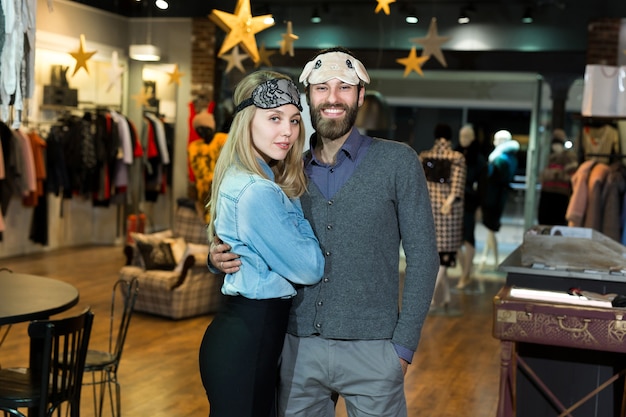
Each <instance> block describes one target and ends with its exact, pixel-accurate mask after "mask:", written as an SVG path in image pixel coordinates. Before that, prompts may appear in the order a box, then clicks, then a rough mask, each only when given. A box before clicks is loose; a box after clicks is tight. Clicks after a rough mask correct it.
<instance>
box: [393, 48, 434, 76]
mask: <svg viewBox="0 0 626 417" xmlns="http://www.w3.org/2000/svg"><path fill="white" fill-rule="evenodd" d="M429 58H430V56H428V55H422V56H417V52H416V51H415V47H412V48H411V52H409V56H408V57H406V58H399V59H396V62H397V63H398V64H402V65H404V75H403V77H404V78H406V76H407V75H409V74H410V73H411V71H415V72H417V73H418V74H419V75H421V76H422V77H423V76H424V73H423V72H422V65H424V64H425V63H426V61H428V59H429Z"/></svg>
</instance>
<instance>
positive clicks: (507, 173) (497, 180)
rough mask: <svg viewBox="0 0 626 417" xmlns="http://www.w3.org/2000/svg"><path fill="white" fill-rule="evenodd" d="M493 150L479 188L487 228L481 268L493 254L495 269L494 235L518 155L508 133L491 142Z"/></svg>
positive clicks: (496, 248) (495, 249)
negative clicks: (490, 254)
mask: <svg viewBox="0 0 626 417" xmlns="http://www.w3.org/2000/svg"><path fill="white" fill-rule="evenodd" d="M493 144H494V145H495V149H494V150H493V151H492V152H491V153H490V154H489V157H488V158H487V175H486V179H485V180H484V184H481V186H480V188H481V191H480V194H481V208H482V221H483V224H484V225H485V227H486V228H487V240H486V242H485V249H484V251H483V256H482V260H481V262H480V268H481V269H482V268H483V267H484V265H485V264H486V263H487V257H488V256H489V253H490V252H493V255H494V259H495V265H496V266H497V265H498V241H497V238H496V232H498V231H499V230H500V226H501V223H500V220H501V218H502V213H503V212H504V206H505V204H506V201H507V198H508V193H509V188H510V185H509V184H510V183H511V181H513V177H514V176H515V171H516V170H517V163H518V162H517V152H518V151H519V148H520V145H519V142H517V141H516V140H513V137H512V136H511V133H510V132H509V131H507V130H499V131H497V132H496V133H495V135H494V138H493Z"/></svg>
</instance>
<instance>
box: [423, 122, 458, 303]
mask: <svg viewBox="0 0 626 417" xmlns="http://www.w3.org/2000/svg"><path fill="white" fill-rule="evenodd" d="M451 138H452V130H451V129H450V127H449V126H448V125H443V124H439V125H437V126H436V127H435V143H434V146H433V147H432V148H431V149H430V150H427V151H423V152H421V153H420V160H421V161H422V166H423V167H424V172H425V174H426V180H427V185H428V193H429V195H430V200H431V205H432V209H433V217H434V220H435V233H436V236H437V251H438V252H439V265H440V266H439V273H438V274H437V281H436V283H435V292H434V295H433V299H432V302H431V307H432V308H438V307H443V308H444V309H447V308H448V305H449V304H450V283H449V279H448V272H447V271H448V267H451V266H455V264H456V252H457V251H458V249H459V247H460V246H461V242H462V239H463V190H464V187H465V175H466V168H465V158H464V157H463V154H462V153H460V152H457V151H455V150H453V149H452V143H451V142H450V139H451Z"/></svg>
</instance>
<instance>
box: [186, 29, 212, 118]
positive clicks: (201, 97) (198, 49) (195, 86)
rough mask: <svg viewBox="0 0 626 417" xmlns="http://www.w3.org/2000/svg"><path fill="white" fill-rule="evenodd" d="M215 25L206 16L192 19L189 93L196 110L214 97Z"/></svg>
mask: <svg viewBox="0 0 626 417" xmlns="http://www.w3.org/2000/svg"><path fill="white" fill-rule="evenodd" d="M215 32H216V25H215V24H214V23H213V22H211V21H210V20H209V18H208V17H197V18H194V19H192V29H191V33H192V41H191V95H192V97H193V100H194V103H195V104H196V112H199V111H200V110H202V109H204V108H206V106H207V104H208V102H209V101H211V100H213V99H214V88H215V84H216V80H215V75H216V72H215V48H216V45H215V44H216V38H215Z"/></svg>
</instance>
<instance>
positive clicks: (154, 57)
mask: <svg viewBox="0 0 626 417" xmlns="http://www.w3.org/2000/svg"><path fill="white" fill-rule="evenodd" d="M143 5H144V7H147V8H148V20H147V22H146V43H140V44H132V45H130V47H129V48H128V56H129V57H130V59H134V60H136V61H160V60H161V51H160V50H159V48H158V47H157V46H155V45H152V40H151V35H152V14H151V12H150V10H151V8H150V7H148V3H147V2H145V3H144V4H143Z"/></svg>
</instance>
